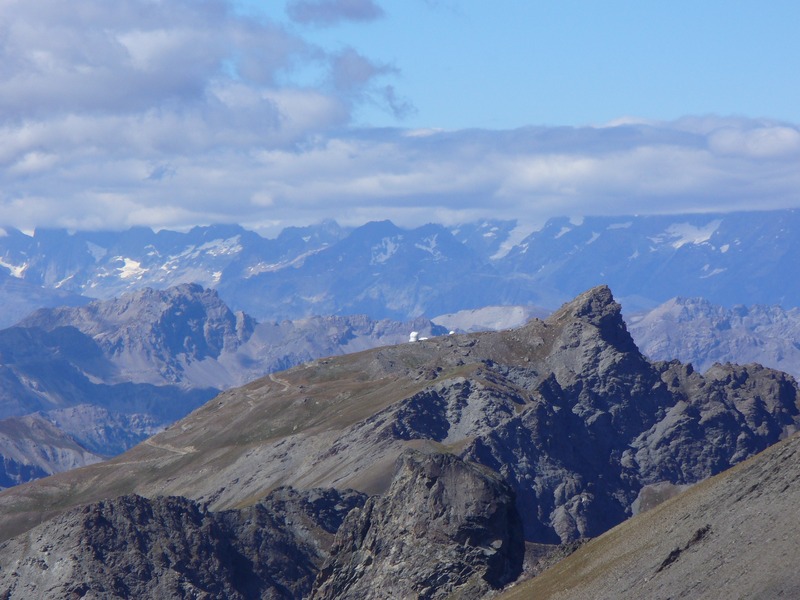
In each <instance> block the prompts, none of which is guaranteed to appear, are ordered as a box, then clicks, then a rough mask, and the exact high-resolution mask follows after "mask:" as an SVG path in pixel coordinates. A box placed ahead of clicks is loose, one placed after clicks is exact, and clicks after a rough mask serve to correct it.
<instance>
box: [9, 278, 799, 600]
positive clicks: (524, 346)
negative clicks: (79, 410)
mask: <svg viewBox="0 0 800 600" xmlns="http://www.w3.org/2000/svg"><path fill="white" fill-rule="evenodd" d="M799 415H800V402H799V400H798V389H797V385H796V383H795V382H794V380H793V379H791V377H789V376H787V375H786V374H784V373H780V372H777V371H773V370H771V369H766V368H763V367H758V366H754V365H747V366H733V365H726V366H720V367H718V368H715V369H712V370H710V371H709V372H707V373H705V374H699V373H697V372H695V371H694V370H693V369H691V367H689V366H686V365H682V364H680V363H678V362H677V361H674V362H658V363H654V362H651V361H649V360H648V359H647V358H645V357H644V356H643V355H642V354H641V353H640V352H639V350H638V349H637V348H636V345H635V344H634V342H633V340H632V338H631V336H630V335H629V333H628V331H627V329H626V326H625V323H624V321H623V319H622V316H621V310H620V306H619V304H617V303H616V302H615V301H614V299H613V296H612V295H611V292H610V290H609V289H608V288H607V287H604V286H601V287H598V288H594V289H592V290H590V291H588V292H586V293H584V294H581V295H580V296H578V297H577V298H576V299H575V300H573V301H572V302H570V303H568V304H566V305H564V306H563V307H562V308H561V309H559V310H558V311H556V312H555V313H553V314H552V315H551V316H550V317H548V318H547V319H546V320H544V321H539V320H533V321H531V322H529V323H528V324H527V325H525V326H524V327H521V328H519V329H515V330H510V331H505V332H489V333H480V334H470V335H454V336H443V337H434V338H431V339H428V340H426V341H422V342H417V343H406V344H402V345H398V346H391V347H384V348H380V349H375V350H370V351H365V352H361V353H356V354H351V355H347V356H343V357H337V358H330V359H320V360H317V361H315V362H313V363H309V364H306V365H303V366H300V367H295V368H293V369H290V370H288V371H285V372H281V373H277V374H274V375H272V376H271V377H267V378H264V379H262V380H259V381H256V382H253V383H251V384H248V385H247V386H245V387H243V388H239V389H236V390H230V391H228V392H225V393H223V394H221V395H220V396H219V397H217V398H216V399H214V400H213V401H211V402H209V403H207V404H206V405H205V406H203V407H202V408H200V409H198V410H197V411H195V412H194V413H192V414H191V415H189V416H188V417H187V418H185V419H183V420H181V421H180V422H178V423H176V424H175V425H174V426H172V427H170V428H169V429H167V430H166V431H164V432H163V433H160V434H158V435H156V436H154V437H153V438H151V439H149V440H147V442H146V443H145V444H142V445H140V446H138V447H136V448H134V449H132V450H131V451H129V452H127V453H126V454H123V455H121V456H120V457H117V458H115V459H113V460H111V461H108V462H106V463H103V464H102V465H92V466H89V467H86V468H84V469H79V470H76V471H72V472H70V473H63V474H59V475H56V476H54V477H50V478H48V479H46V480H43V481H41V482H35V483H33V484H29V485H25V486H20V487H17V488H14V489H11V490H7V491H5V492H3V493H1V494H0V507H2V510H0V533H2V537H3V538H8V537H11V536H12V535H14V534H18V533H21V532H24V531H25V530H27V529H28V528H29V527H31V526H32V525H34V524H36V523H38V522H41V521H42V520H43V519H46V518H50V517H52V516H54V515H56V514H59V513H60V512H62V511H63V510H64V509H65V508H66V507H69V506H76V505H80V504H83V503H86V502H92V501H96V500H98V499H100V498H104V497H113V496H115V495H118V494H120V493H131V492H135V493H138V494H141V495H144V496H147V497H156V496H159V495H181V496H185V497H188V498H192V499H194V500H196V501H200V502H203V503H208V505H209V507H210V508H211V509H212V510H224V509H230V508H234V507H242V506H247V505H252V504H254V503H257V502H258V501H259V499H261V498H263V496H264V494H265V493H268V492H269V490H271V489H274V488H275V487H278V486H284V485H290V486H292V487H295V488H297V489H310V488H317V487H326V488H327V487H335V488H338V489H343V488H354V489H357V490H359V491H361V492H365V493H369V494H377V495H379V496H381V499H376V500H373V501H370V504H369V506H371V507H373V509H371V510H370V511H367V510H366V509H364V510H363V511H361V512H359V513H354V515H356V516H353V517H352V519H353V522H352V523H351V524H350V525H348V526H346V527H343V528H342V532H343V533H342V535H344V532H348V533H347V535H348V536H349V537H347V539H348V540H351V541H352V542H353V543H352V544H349V546H348V544H345V545H344V546H342V549H341V550H337V552H336V556H333V557H331V559H330V560H332V561H339V562H336V563H335V564H337V565H338V566H337V569H335V571H338V572H340V573H341V577H343V578H344V579H341V578H335V577H333V576H332V575H331V577H328V578H327V579H326V581H328V582H330V583H329V586H330V588H329V589H332V590H346V589H347V586H349V585H352V586H353V589H354V590H359V589H360V588H359V587H358V586H359V585H365V583H359V581H358V577H355V575H353V573H355V572H356V571H358V568H357V567H358V565H363V567H364V568H365V569H368V568H369V565H367V564H366V563H367V562H368V560H367V556H373V558H372V560H373V564H376V565H378V564H387V565H388V564H391V563H390V562H389V563H387V562H383V561H385V560H387V559H386V558H385V557H381V556H379V553H377V552H376V551H374V548H375V547H376V541H377V540H380V539H387V538H386V536H390V538H392V536H394V538H398V540H399V541H401V542H402V540H404V539H405V538H404V537H403V536H404V535H405V534H403V533H402V531H403V529H406V530H409V531H413V527H414V525H413V523H412V522H411V521H408V519H407V518H406V517H404V518H398V517H397V516H396V515H395V516H388V514H387V515H384V514H383V513H381V514H378V513H376V512H375V511H376V510H377V508H378V507H380V508H381V511H383V510H388V507H390V506H400V505H402V502H396V501H394V500H391V498H392V495H391V492H392V490H393V489H394V490H395V491H396V490H421V489H422V488H424V487H425V486H424V485H423V486H420V485H416V484H414V481H423V480H424V479H423V478H419V479H417V480H415V479H414V478H413V477H406V478H402V477H401V478H400V481H403V482H405V483H403V484H402V485H401V484H400V483H398V482H397V481H398V480H395V482H393V480H392V472H393V465H394V464H395V462H396V461H397V458H398V457H399V456H401V455H403V452H404V451H406V450H407V449H408V448H414V449H417V450H421V451H423V452H426V453H429V454H430V453H435V454H449V455H454V456H455V457H457V458H458V459H459V460H461V461H467V462H468V463H472V464H474V465H479V467H477V468H478V469H479V471H480V472H486V470H488V471H490V472H492V473H493V474H494V475H492V476H491V477H490V479H491V480H495V479H500V480H501V481H502V484H503V485H502V486H500V487H495V488H492V489H495V490H497V496H496V497H497V499H498V500H497V502H498V504H497V506H498V507H499V506H507V502H508V498H509V497H508V496H503V494H504V493H503V492H502V489H508V490H510V492H511V493H512V497H513V503H514V508H515V510H516V513H517V514H518V515H519V525H518V526H519V535H520V536H521V537H522V538H523V539H524V540H525V541H526V542H528V543H529V544H550V545H555V544H559V543H564V542H572V541H575V540H580V539H582V538H586V537H594V536H597V535H599V534H601V533H603V532H604V531H606V530H608V529H609V528H611V527H613V526H615V525H617V524H618V523H620V522H622V521H624V520H625V519H627V518H628V517H629V516H630V515H631V514H632V513H633V512H634V506H635V504H636V502H637V500H639V501H640V500H641V497H642V496H643V495H647V494H646V492H647V491H648V490H650V489H654V486H662V485H663V484H664V482H667V483H668V484H670V485H683V484H689V483H695V482H697V481H699V480H702V479H703V478H706V477H708V476H710V475H713V474H715V473H718V472H720V471H722V470H724V469H726V468H728V467H730V466H731V465H733V464H736V463H737V462H740V461H742V460H744V459H746V458H747V457H748V456H750V455H752V454H753V453H756V452H758V451H760V450H762V449H764V448H766V447H768V446H769V445H771V444H773V443H775V442H777V441H778V440H780V439H781V438H783V437H785V436H787V435H789V434H790V433H791V432H792V431H794V430H795V429H796V428H797V426H798V424H799V423H800V416H799ZM401 464H402V462H401ZM443 464H444V463H443ZM442 468H443V467H442ZM470 468H472V467H470ZM444 470H446V469H444ZM460 477H461V478H463V475H462V476H460ZM487 481H488V480H487ZM89 482H91V483H89ZM481 486H483V489H489V487H490V486H489V484H488V483H485V484H481ZM487 486H489V487H487ZM475 487H476V488H479V487H480V486H475ZM658 489H661V488H658ZM404 493H408V492H404ZM401 496H402V494H401ZM413 496H414V497H415V498H417V497H418V495H417V494H413ZM458 497H460V496H454V497H452V498H451V499H450V500H448V502H450V503H451V505H452V504H457V501H456V500H454V499H453V498H456V499H457V498H458ZM503 497H504V498H506V499H505V500H502V501H501V500H500V499H501V498H503ZM387 498H389V499H387ZM423 498H424V496H423ZM410 502H411V500H409V504H406V505H405V506H411V504H410ZM425 502H428V500H424V501H423V505H424V503H425ZM393 503H394V504H393ZM448 510H449V509H445V514H447V512H448ZM389 512H390V513H391V512H392V511H391V510H390V511H389ZM500 513H502V514H509V515H510V514H512V513H511V512H509V511H508V510H507V509H503V510H501V511H500ZM359 514H360V515H362V516H361V517H358V516H357V515H359ZM12 515H13V517H12ZM359 518H360V519H362V520H360V521H359V520H357V519H359ZM348 519H349V518H348ZM501 520H502V519H501ZM512 521H513V519H512ZM427 522H428V523H429V524H430V526H431V529H432V530H433V531H439V530H440V529H439V527H440V525H439V524H437V523H436V519H435V518H434V519H432V520H428V521H427ZM505 522H510V521H508V520H507V521H505ZM449 525H452V523H450V524H448V523H444V522H443V523H442V524H441V527H442V529H441V530H442V531H444V532H445V534H446V535H444V536H443V537H444V538H445V539H446V538H447V535H451V533H452V532H453V531H456V532H458V528H457V527H456V528H455V529H452V528H450V529H448V526H449ZM374 528H377V529H376V530H375V531H373V529H374ZM390 532H395V533H390ZM448 532H450V533H448ZM493 535H495V534H493ZM456 537H457V534H456ZM489 537H491V536H489ZM394 538H392V539H394ZM478 539H486V538H481V537H480V536H478ZM493 539H501V538H493ZM502 539H506V538H502ZM507 539H513V536H512V537H511V538H507ZM417 543H422V542H417ZM354 544H355V546H356V548H357V549H358V548H361V549H362V550H358V551H356V552H353V553H351V554H348V552H350V551H349V550H346V548H351V547H352V546H353V545H354ZM407 545H408V544H407ZM488 545H489V546H490V547H491V545H492V544H491V543H490V544H488ZM504 545H505V542H503V543H502V544H500V547H501V548H502V547H503V546H504ZM479 546H481V547H485V546H486V544H484V543H481V544H479ZM511 546H513V543H512V542H509V543H508V546H506V547H511ZM392 547H394V546H392ZM337 548H338V546H337ZM385 548H386V546H385V545H384V549H385ZM396 548H397V549H396V550H395V554H396V555H400V556H402V551H401V550H402V548H403V546H402V544H399V545H398V546H397V547H396ZM432 551H433V550H432ZM398 553H399V554H398ZM485 556H488V554H485ZM399 562H400V564H404V565H406V564H407V565H409V566H411V565H413V564H414V557H412V556H410V555H409V556H408V557H407V558H404V559H403V561H399ZM348 565H349V566H348ZM473 568H474V569H475V571H474V572H475V573H484V572H488V571H486V569H487V568H488V567H486V566H484V567H480V568H479V567H477V566H474V567H473ZM481 569H484V570H481ZM512 571H513V569H512ZM415 572H418V573H419V574H420V579H419V580H416V582H414V583H413V584H412V583H409V585H415V586H416V585H418V584H419V585H422V582H423V581H426V580H427V579H426V577H427V576H423V575H424V570H423V569H416V567H415ZM493 572H494V571H493ZM348 573H349V575H348ZM448 577H449V575H446V574H445V575H443V579H442V581H443V582H446V581H451V580H450V579H448ZM480 577H482V576H479V578H480ZM468 581H471V579H470V578H468ZM484 581H486V579H484ZM323 583H324V582H320V584H319V593H320V594H322V593H327V592H326V591H325V589H326V588H325V586H324V585H323ZM461 584H463V585H465V586H466V585H469V584H468V583H467V582H459V585H461ZM386 585H389V582H387V583H386ZM413 589H415V590H418V591H419V590H421V589H424V586H423V587H422V588H420V587H415V588H413ZM358 593H361V592H358ZM431 593H432V594H433V593H435V590H432V591H431Z"/></svg>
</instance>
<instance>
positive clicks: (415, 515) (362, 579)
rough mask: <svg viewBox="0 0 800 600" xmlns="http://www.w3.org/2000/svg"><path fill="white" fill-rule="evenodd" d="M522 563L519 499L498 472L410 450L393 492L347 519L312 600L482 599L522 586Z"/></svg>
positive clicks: (400, 464) (402, 458) (397, 471)
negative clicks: (515, 584) (508, 586)
mask: <svg viewBox="0 0 800 600" xmlns="http://www.w3.org/2000/svg"><path fill="white" fill-rule="evenodd" d="M523 555H524V543H523V538H522V525H521V521H520V517H519V514H518V513H517V511H516V509H515V507H514V494H513V492H512V491H511V489H510V488H509V487H508V485H507V484H505V483H504V482H503V481H502V480H501V479H500V478H499V477H498V476H497V475H496V474H495V473H493V472H491V471H490V470H488V469H486V468H483V467H480V466H478V465H474V464H470V463H467V462H465V461H463V460H461V459H459V458H458V457H456V456H454V455H450V454H438V453H432V454H423V453H419V452H416V451H406V452H404V453H403V454H401V455H400V456H399V457H398V459H397V462H396V465H395V474H394V479H393V481H392V484H391V486H390V488H389V491H388V492H387V493H386V494H385V495H384V496H382V497H379V496H375V497H372V498H370V499H369V500H368V501H367V503H366V504H365V505H364V507H363V508H362V509H359V510H354V511H353V512H352V513H351V514H350V515H348V517H347V518H346V519H345V522H344V523H343V525H342V527H341V529H340V530H339V532H338V533H337V535H336V539H335V541H334V544H333V546H332V548H331V558H330V559H329V560H328V561H327V562H326V563H325V565H324V566H323V568H322V571H321V572H320V575H319V576H318V578H317V581H316V583H315V588H314V592H313V593H312V596H311V597H312V598H315V599H334V598H336V599H346V598H359V599H361V598H363V599H370V598H374V599H377V598H410V597H415V598H444V597H448V596H449V595H450V594H452V593H454V592H458V593H460V594H463V596H462V597H479V596H482V595H484V594H486V593H487V592H489V591H490V590H491V589H496V588H499V587H502V586H503V585H504V584H506V583H508V582H510V581H513V580H514V579H515V578H516V577H517V576H518V574H519V572H520V569H521V567H522V559H523Z"/></svg>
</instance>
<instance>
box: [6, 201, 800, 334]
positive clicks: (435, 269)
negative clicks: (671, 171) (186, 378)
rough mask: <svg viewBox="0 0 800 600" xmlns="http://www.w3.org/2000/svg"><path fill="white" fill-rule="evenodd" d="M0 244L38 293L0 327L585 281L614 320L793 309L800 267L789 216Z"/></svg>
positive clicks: (420, 307)
mask: <svg viewBox="0 0 800 600" xmlns="http://www.w3.org/2000/svg"><path fill="white" fill-rule="evenodd" d="M3 231H4V233H5V235H4V236H3V237H0V272H1V273H2V275H3V277H2V279H3V280H5V281H18V282H20V283H21V284H24V285H25V286H29V287H30V289H39V290H46V291H40V292H38V294H39V297H31V299H30V301H29V302H28V304H27V308H28V309H29V310H28V311H23V309H22V308H21V307H20V302H21V301H22V300H21V297H20V294H19V293H18V292H17V293H16V295H14V294H12V293H11V291H4V288H3V287H2V286H1V285H0V296H3V295H4V296H3V297H4V299H5V300H6V304H7V305H8V306H10V307H12V308H13V310H10V311H9V314H8V316H6V317H4V318H6V319H9V320H6V321H5V324H6V325H10V324H12V323H13V322H14V320H15V319H17V318H18V316H19V315H20V313H21V312H30V310H33V308H37V307H39V306H53V305H55V304H56V303H64V301H68V302H70V303H75V302H76V301H77V299H76V296H77V295H82V296H86V297H91V298H103V299H109V298H112V297H117V296H119V295H121V294H122V293H123V292H129V291H135V290H137V289H141V288H143V287H151V288H155V289H165V288H168V287H171V286H174V285H178V284H181V283H198V284H200V285H202V286H204V287H208V288H213V289H216V290H217V291H218V293H219V294H220V297H221V298H222V299H223V300H224V301H225V302H226V303H227V304H228V305H229V306H230V307H231V308H232V309H233V310H236V311H238V310H241V311H244V312H246V313H248V314H249V315H251V316H253V317H254V318H256V319H258V320H260V321H270V320H283V319H298V318H304V317H308V316H313V315H350V314H365V315H367V316H368V317H370V318H372V319H382V318H391V319H395V320H407V319H409V318H416V317H419V316H423V315H426V316H429V317H430V316H435V315H441V314H446V313H454V312H458V311H461V310H465V309H478V308H482V307H485V306H490V305H529V306H530V305H536V306H546V307H550V308H555V307H557V306H558V305H559V304H561V303H562V302H563V301H565V300H567V299H569V298H570V297H572V296H574V295H575V294H577V293H578V292H580V290H582V289H586V288H588V287H591V286H593V285H597V284H600V283H604V284H608V285H611V286H612V287H613V288H614V289H615V290H616V292H617V294H618V296H619V297H620V298H621V300H622V301H623V303H624V304H625V306H626V308H627V309H628V310H633V309H636V310H640V309H644V308H653V307H654V306H656V305H658V304H660V303H662V302H664V301H666V300H668V299H669V298H672V297H675V296H684V297H702V298H705V299H707V300H708V301H710V302H713V303H715V304H720V305H723V306H727V307H731V306H733V305H736V304H743V305H752V304H768V305H773V304H779V305H783V306H787V307H789V306H796V305H800V279H799V278H796V277H786V276H785V275H786V273H792V272H793V271H794V270H795V269H796V265H797V264H799V261H800V249H799V248H798V245H797V244H796V240H797V239H798V237H799V236H800V213H798V212H797V211H794V210H783V211H772V212H750V213H729V214H719V215H672V216H629V217H591V218H585V219H583V220H582V221H580V222H572V221H570V220H569V219H566V218H563V219H552V220H550V221H549V222H547V223H546V224H545V226H544V227H543V228H542V229H541V230H539V231H536V232H533V233H531V234H529V235H527V236H525V235H523V232H521V230H520V229H519V228H518V227H517V225H516V223H514V222H509V221H487V222H481V223H473V224H467V225H461V226H458V227H445V226H441V225H433V224H432V225H425V226H423V227H418V228H415V229H401V228H399V227H396V226H395V225H393V224H392V223H390V222H388V221H384V222H375V223H367V224H365V225H363V226H361V227H358V228H355V229H346V228H342V227H339V226H338V225H337V224H336V223H333V222H325V223H322V224H320V225H316V226H311V227H305V228H289V229H286V230H284V231H283V232H282V233H281V234H280V235H279V236H278V237H277V238H275V239H264V238H262V237H260V236H258V235H257V234H255V233H253V232H250V231H247V230H245V229H243V228H242V227H238V226H211V227H197V228H194V229H192V230H191V231H188V232H186V233H178V232H171V231H159V232H157V233H156V232H153V231H151V230H149V229H144V228H137V229H130V230H128V231H124V232H113V233H112V232H76V233H67V232H65V231H60V230H37V231H36V232H34V234H33V235H26V234H24V233H22V232H20V231H17V230H14V229H10V228H6V229H5V230H3ZM0 283H2V282H1V281H0ZM54 292H58V293H59V294H61V296H59V298H61V300H58V298H54V297H53V296H52V294H53V293H54ZM64 294H67V295H66V296H64ZM0 324H2V323H0Z"/></svg>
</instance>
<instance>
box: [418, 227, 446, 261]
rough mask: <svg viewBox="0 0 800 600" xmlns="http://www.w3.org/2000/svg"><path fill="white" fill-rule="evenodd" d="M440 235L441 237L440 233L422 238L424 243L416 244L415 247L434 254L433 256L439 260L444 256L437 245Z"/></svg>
mask: <svg viewBox="0 0 800 600" xmlns="http://www.w3.org/2000/svg"><path fill="white" fill-rule="evenodd" d="M438 237H439V234H438V233H437V234H435V235H432V236H431V237H428V238H425V239H424V240H422V243H420V244H414V247H415V248H419V249H420V250H424V251H425V252H428V253H429V254H430V255H431V256H433V258H435V259H436V260H439V259H440V258H442V253H441V252H439V250H438V249H437V247H436V246H437V243H438V240H437V238H438Z"/></svg>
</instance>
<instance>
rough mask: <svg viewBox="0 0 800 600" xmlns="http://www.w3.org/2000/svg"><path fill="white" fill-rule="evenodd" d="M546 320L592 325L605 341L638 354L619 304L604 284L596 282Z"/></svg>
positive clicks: (624, 350) (554, 322)
mask: <svg viewBox="0 0 800 600" xmlns="http://www.w3.org/2000/svg"><path fill="white" fill-rule="evenodd" d="M547 322H548V323H552V324H563V323H566V322H571V323H572V324H573V327H576V326H578V325H583V326H585V325H590V326H593V327H594V328H596V329H597V332H598V334H599V337H600V338H601V339H602V340H604V341H605V342H606V343H608V344H611V345H612V346H614V347H615V348H617V349H618V350H620V351H622V352H635V353H636V354H638V353H639V351H638V349H637V348H636V344H635V343H634V341H633V338H632V337H631V335H630V333H628V329H627V327H626V325H625V321H624V319H623V318H622V307H621V306H620V305H619V303H617V301H616V300H614V296H613V294H612V293H611V290H610V289H609V287H608V286H607V285H599V286H597V287H594V288H592V289H590V290H588V291H586V292H584V293H582V294H580V295H579V296H577V297H576V298H575V299H574V300H572V301H571V302H568V303H566V304H564V305H563V306H562V307H561V308H560V309H558V310H557V311H556V312H554V313H553V314H552V315H551V316H550V317H549V318H548V319H547Z"/></svg>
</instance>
